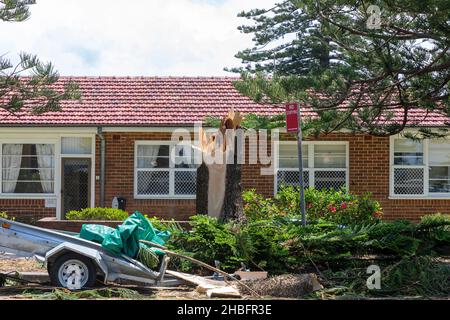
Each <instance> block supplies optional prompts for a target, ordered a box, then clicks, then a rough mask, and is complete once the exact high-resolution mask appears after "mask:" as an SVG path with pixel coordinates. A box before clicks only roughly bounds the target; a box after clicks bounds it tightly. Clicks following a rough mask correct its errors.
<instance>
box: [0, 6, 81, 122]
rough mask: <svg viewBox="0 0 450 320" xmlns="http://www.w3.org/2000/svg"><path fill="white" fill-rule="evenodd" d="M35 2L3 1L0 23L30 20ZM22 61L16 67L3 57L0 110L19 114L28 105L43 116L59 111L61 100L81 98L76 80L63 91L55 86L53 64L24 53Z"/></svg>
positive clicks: (55, 72) (65, 86)
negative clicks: (0, 21) (31, 7)
mask: <svg viewBox="0 0 450 320" xmlns="http://www.w3.org/2000/svg"><path fill="white" fill-rule="evenodd" d="M34 3H35V1H34V0H0V20H2V21H3V22H5V23H7V22H21V21H24V20H27V19H28V18H29V17H30V11H29V7H30V5H32V4H34ZM19 58H20V61H19V63H18V64H17V65H13V64H12V63H11V60H10V59H8V58H6V57H5V56H4V55H3V56H0V108H2V109H5V110H7V111H8V112H11V113H16V112H18V111H20V110H22V108H23V107H24V106H25V104H26V105H27V106H29V107H30V109H29V112H31V113H33V114H41V113H44V112H48V111H58V110H59V109H60V102H61V101H63V100H68V99H78V98H79V97H80V94H79V92H78V86H77V84H76V83H74V82H72V81H67V82H65V83H64V87H63V88H61V89H54V87H52V85H54V84H55V83H56V82H57V81H58V79H59V74H58V72H57V71H56V70H55V69H54V67H53V65H52V64H51V63H44V62H41V61H40V60H39V59H38V58H37V57H36V56H35V55H31V54H27V53H20V54H19ZM24 74H28V75H27V76H25V77H24V76H23V75H24Z"/></svg>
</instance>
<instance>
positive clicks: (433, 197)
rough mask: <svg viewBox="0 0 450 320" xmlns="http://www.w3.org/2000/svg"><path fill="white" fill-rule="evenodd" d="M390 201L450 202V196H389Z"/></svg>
mask: <svg viewBox="0 0 450 320" xmlns="http://www.w3.org/2000/svg"><path fill="white" fill-rule="evenodd" d="M388 199H389V200H450V195H442V196H389V197H388Z"/></svg>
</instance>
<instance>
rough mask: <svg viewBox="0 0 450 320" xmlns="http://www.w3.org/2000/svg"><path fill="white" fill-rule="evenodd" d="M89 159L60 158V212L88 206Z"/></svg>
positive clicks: (89, 184)
mask: <svg viewBox="0 0 450 320" xmlns="http://www.w3.org/2000/svg"><path fill="white" fill-rule="evenodd" d="M90 181H91V159H81V158H80V159H76V158H63V159H62V182H61V186H62V189H61V197H62V201H61V203H62V213H63V216H64V217H65V214H66V213H67V212H69V211H71V210H81V209H85V208H88V207H89V206H90V205H89V204H90V197H91V183H90Z"/></svg>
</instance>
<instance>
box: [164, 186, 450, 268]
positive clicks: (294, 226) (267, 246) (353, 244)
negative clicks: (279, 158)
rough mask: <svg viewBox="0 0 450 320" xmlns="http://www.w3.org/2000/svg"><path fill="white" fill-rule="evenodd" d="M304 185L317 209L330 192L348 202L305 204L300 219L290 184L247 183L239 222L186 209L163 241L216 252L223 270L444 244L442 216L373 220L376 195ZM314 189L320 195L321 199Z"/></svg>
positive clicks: (198, 253)
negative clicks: (188, 214) (185, 221)
mask: <svg viewBox="0 0 450 320" xmlns="http://www.w3.org/2000/svg"><path fill="white" fill-rule="evenodd" d="M310 191H311V194H312V195H314V196H315V197H317V199H316V198H314V199H316V200H314V201H313V203H315V204H317V207H318V208H321V210H322V209H323V210H329V209H328V208H327V207H328V204H329V202H330V201H331V200H333V201H336V202H335V203H340V204H341V203H342V202H343V201H346V203H348V202H350V201H354V202H355V204H354V206H355V208H356V209H352V208H350V209H349V208H348V207H347V208H346V209H342V208H341V210H342V211H341V212H340V213H339V212H338V211H337V210H336V212H333V213H332V214H331V213H330V214H329V213H327V214H318V213H317V212H316V211H312V212H309V213H308V217H309V218H308V224H307V225H306V226H302V225H301V220H300V219H299V217H298V199H299V197H298V194H297V193H296V192H295V191H294V190H293V189H292V188H286V189H283V190H282V192H281V193H279V195H278V196H277V197H275V198H274V199H270V198H265V197H263V196H261V195H259V194H257V193H255V192H254V191H252V190H250V191H246V192H244V194H243V198H244V201H245V208H244V211H245V214H246V217H247V219H246V221H245V222H240V223H237V222H227V223H221V222H220V221H218V220H217V219H215V218H211V217H208V216H205V215H198V216H194V217H192V218H191V221H190V224H191V227H192V229H191V230H189V231H188V230H179V229H178V230H176V231H175V232H174V233H173V237H172V239H171V240H170V241H169V243H168V246H169V247H170V248H171V249H172V250H175V251H178V252H181V253H184V254H187V255H189V256H192V257H194V258H196V259H199V260H201V261H204V262H206V263H209V264H214V261H215V260H219V261H220V262H221V263H222V267H223V268H224V269H226V270H229V271H234V270H236V269H237V268H239V267H240V264H241V262H243V263H245V264H246V265H247V266H249V267H251V268H252V269H264V270H267V271H269V272H271V273H273V274H278V273H286V272H301V271H302V270H304V269H305V268H309V267H311V266H314V267H316V266H317V265H319V266H330V265H331V264H333V265H337V266H339V265H340V266H345V265H347V266H348V265H351V264H352V263H353V257H358V256H367V255H381V256H384V255H387V256H390V257H392V258H396V259H400V258H402V257H410V258H411V257H414V256H422V255H428V254H430V253H434V252H442V250H443V249H445V248H448V247H449V245H450V241H449V240H448V225H449V218H448V216H444V215H433V216H427V217H424V218H423V219H422V222H421V223H420V224H418V225H416V224H414V223H412V222H409V221H395V222H388V221H381V220H380V219H379V217H373V213H374V212H377V211H376V210H380V208H379V205H378V203H377V202H375V201H373V200H370V197H368V196H361V197H358V196H355V195H351V194H350V195H349V194H347V193H345V192H343V191H338V192H334V191H316V192H314V191H313V190H310ZM321 195H323V197H324V198H325V199H326V201H325V203H324V204H322V202H320V201H321ZM309 199H313V198H312V197H311V198H309ZM330 199H331V200H330ZM324 208H325V209H324ZM310 209H311V208H310ZM346 210H347V211H346ZM366 211H367V212H368V213H367V212H366ZM318 212H321V211H320V210H319V211H318ZM346 215H348V216H346ZM177 263H178V266H177V268H179V269H181V270H183V271H189V270H192V269H195V267H194V266H193V265H192V264H190V263H187V262H181V261H177Z"/></svg>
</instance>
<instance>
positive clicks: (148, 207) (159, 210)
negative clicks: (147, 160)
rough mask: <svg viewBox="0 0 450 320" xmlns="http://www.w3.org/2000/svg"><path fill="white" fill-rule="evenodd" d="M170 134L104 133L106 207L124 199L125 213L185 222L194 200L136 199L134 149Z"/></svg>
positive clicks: (97, 167) (98, 154) (98, 156)
mask: <svg viewBox="0 0 450 320" xmlns="http://www.w3.org/2000/svg"><path fill="white" fill-rule="evenodd" d="M170 138H171V134H170V133H162V132H161V133H105V139H106V173H105V175H106V178H105V179H106V185H105V206H111V202H112V200H113V198H114V197H116V196H117V197H124V198H125V199H126V201H127V203H126V210H127V211H129V212H133V211H135V210H139V211H141V212H142V213H145V214H148V215H149V216H158V217H160V218H163V219H172V218H174V219H177V220H186V219H188V218H189V216H191V215H192V214H193V213H194V212H195V200H178V199H177V200H173V199H155V200H153V199H134V146H135V141H139V140H170ZM96 152H97V154H96V159H97V161H96V174H97V175H99V174H100V140H99V139H98V138H97V148H96ZM95 199H96V204H97V205H99V204H100V183H99V181H97V182H96V197H95Z"/></svg>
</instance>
